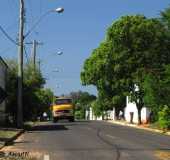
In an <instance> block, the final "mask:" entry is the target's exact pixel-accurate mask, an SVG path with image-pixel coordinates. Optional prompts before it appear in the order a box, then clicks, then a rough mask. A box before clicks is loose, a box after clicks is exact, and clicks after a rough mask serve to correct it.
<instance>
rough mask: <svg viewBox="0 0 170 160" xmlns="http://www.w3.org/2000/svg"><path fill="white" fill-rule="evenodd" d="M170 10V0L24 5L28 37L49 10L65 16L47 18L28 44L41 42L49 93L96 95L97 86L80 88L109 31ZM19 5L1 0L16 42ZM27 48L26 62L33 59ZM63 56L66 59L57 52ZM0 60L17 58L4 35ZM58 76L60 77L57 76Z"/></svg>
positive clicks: (0, 16) (45, 0)
mask: <svg viewBox="0 0 170 160" xmlns="http://www.w3.org/2000/svg"><path fill="white" fill-rule="evenodd" d="M168 6H170V1H169V0H25V9H26V13H25V33H27V32H28V31H29V30H30V28H31V27H32V26H33V25H34V24H35V23H36V22H37V21H38V19H39V18H40V17H41V16H42V15H44V14H45V13H46V12H48V11H49V10H51V9H55V8H58V7H63V8H64V9H65V11H64V13H62V14H57V13H52V12H51V13H49V14H48V15H46V16H45V17H43V19H42V21H40V23H39V24H38V25H37V27H36V28H34V29H33V30H32V32H31V34H30V35H29V36H28V37H27V38H26V39H25V42H27V43H29V42H32V41H33V40H37V41H38V42H42V43H43V45H39V46H38V47H37V61H38V60H41V70H42V73H43V75H44V77H45V78H46V82H47V83H46V86H45V87H47V88H51V89H52V90H53V91H54V93H55V94H56V95H61V94H68V93H70V92H71V91H78V90H82V91H88V92H89V93H91V94H95V95H96V94H97V90H96V88H95V87H94V86H82V85H81V81H80V72H81V70H82V67H83V63H84V61H85V60H86V59H87V58H88V57H89V56H90V54H91V52H92V50H93V49H95V48H97V47H98V46H99V44H100V43H101V42H102V41H103V40H104V39H105V34H106V30H107V28H108V27H109V26H110V25H111V24H112V23H113V22H114V21H116V20H118V19H119V18H120V17H121V16H124V15H134V14H143V15H145V16H146V17H159V14H160V11H162V10H164V9H165V8H167V7H168ZM18 17H19V0H1V2H0V20H1V21H0V25H1V26H2V27H3V28H4V29H5V31H6V32H7V33H8V34H9V35H10V37H12V38H13V39H14V40H17V36H18V28H19V27H18V23H19V18H18ZM31 47H32V46H31V45H30V44H28V45H26V53H25V54H24V62H27V61H28V59H30V58H31ZM58 51H62V52H63V54H62V55H60V56H59V55H57V54H56V52H58ZM0 56H2V57H3V58H17V46H16V45H15V44H13V43H12V42H11V41H9V40H8V39H7V38H6V37H5V36H4V35H3V34H2V32H0ZM55 70H59V72H54V71H55Z"/></svg>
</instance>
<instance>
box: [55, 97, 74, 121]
mask: <svg viewBox="0 0 170 160" xmlns="http://www.w3.org/2000/svg"><path fill="white" fill-rule="evenodd" d="M52 117H53V122H57V121H58V120H60V119H68V120H69V121H70V122H74V105H73V103H72V99H71V98H65V97H60V98H55V99H54V102H53V106H52Z"/></svg>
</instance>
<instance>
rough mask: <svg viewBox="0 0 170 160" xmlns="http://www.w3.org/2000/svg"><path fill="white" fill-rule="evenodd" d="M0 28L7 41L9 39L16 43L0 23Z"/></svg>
mask: <svg viewBox="0 0 170 160" xmlns="http://www.w3.org/2000/svg"><path fill="white" fill-rule="evenodd" d="M0 30H1V32H2V33H3V34H4V35H5V37H6V38H7V39H8V40H9V41H11V42H12V43H13V44H15V45H18V43H17V42H16V41H15V40H14V39H12V38H11V37H10V36H9V34H8V33H7V32H6V31H5V30H4V29H3V28H2V26H1V25H0Z"/></svg>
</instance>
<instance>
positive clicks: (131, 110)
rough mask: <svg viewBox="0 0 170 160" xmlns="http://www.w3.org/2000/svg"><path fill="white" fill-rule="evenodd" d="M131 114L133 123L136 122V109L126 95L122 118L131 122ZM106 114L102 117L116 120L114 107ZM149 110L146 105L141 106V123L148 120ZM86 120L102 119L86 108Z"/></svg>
mask: <svg viewBox="0 0 170 160" xmlns="http://www.w3.org/2000/svg"><path fill="white" fill-rule="evenodd" d="M131 114H133V123H138V110H137V107H136V104H135V103H134V102H131V101H130V100H129V97H126V107H125V108H124V118H125V120H126V121H127V122H129V123H130V122H131ZM106 115H107V116H105V117H104V119H109V120H116V117H115V108H113V110H112V111H107V114H106ZM149 115H150V110H149V109H148V108H146V107H143V108H142V110H141V120H142V123H147V122H148V120H149ZM86 120H102V117H101V116H100V117H96V116H95V115H94V113H93V111H92V108H90V110H86Z"/></svg>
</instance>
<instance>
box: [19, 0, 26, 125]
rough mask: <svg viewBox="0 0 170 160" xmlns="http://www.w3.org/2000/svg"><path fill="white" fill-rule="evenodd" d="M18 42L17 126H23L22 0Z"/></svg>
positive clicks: (22, 2) (21, 0) (22, 3)
mask: <svg viewBox="0 0 170 160" xmlns="http://www.w3.org/2000/svg"><path fill="white" fill-rule="evenodd" d="M19 5H20V13H19V42H18V108H17V127H18V128H22V127H23V89H22V88H23V50H24V48H23V44H24V10H25V9H24V0H19Z"/></svg>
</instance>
